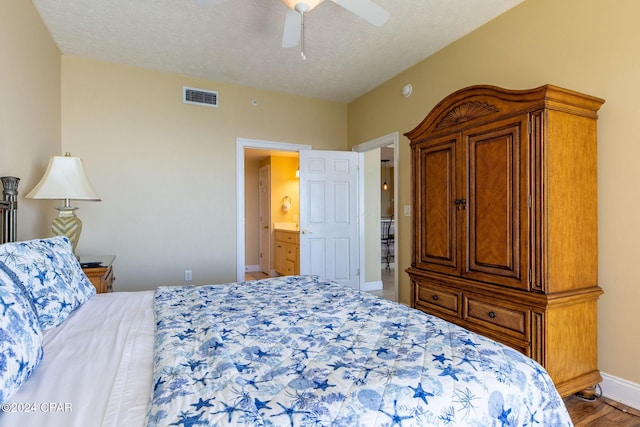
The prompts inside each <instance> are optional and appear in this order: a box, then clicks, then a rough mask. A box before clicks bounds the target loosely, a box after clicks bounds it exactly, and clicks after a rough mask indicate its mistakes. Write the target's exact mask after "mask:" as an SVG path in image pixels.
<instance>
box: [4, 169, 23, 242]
mask: <svg viewBox="0 0 640 427" xmlns="http://www.w3.org/2000/svg"><path fill="white" fill-rule="evenodd" d="M0 180H2V187H3V190H2V195H3V196H4V199H3V200H2V201H0V210H2V235H1V236H0V237H2V243H6V242H15V241H16V239H17V227H16V226H17V218H18V215H17V213H18V183H19V182H20V178H17V177H15V176H3V177H1V178H0Z"/></svg>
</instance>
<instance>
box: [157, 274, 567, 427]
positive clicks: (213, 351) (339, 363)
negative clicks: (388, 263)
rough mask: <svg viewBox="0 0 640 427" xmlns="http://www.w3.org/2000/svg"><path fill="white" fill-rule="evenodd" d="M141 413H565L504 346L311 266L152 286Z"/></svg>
mask: <svg viewBox="0 0 640 427" xmlns="http://www.w3.org/2000/svg"><path fill="white" fill-rule="evenodd" d="M155 312H156V338H155V354H154V364H155V366H154V376H153V396H152V402H151V406H150V409H149V413H148V425H149V426H169V425H171V426H222V425H251V426H254V425H255V426H329V425H331V426H349V427H352V426H405V427H408V426H426V425H429V426H431V425H434V426H478V427H480V426H482V427H486V426H545V427H549V426H571V420H570V418H569V415H568V414H567V412H566V409H565V406H564V404H563V402H562V400H561V399H560V397H559V396H558V394H557V392H556V390H555V388H554V386H553V383H552V381H551V379H550V378H549V376H548V375H547V373H546V372H545V371H544V370H543V369H542V368H541V367H540V366H539V365H538V364H537V363H535V362H533V361H532V360H530V359H528V358H526V357H524V356H523V355H521V354H520V353H518V352H517V351H515V350H512V349H510V348H508V347H506V346H503V345H501V344H497V343H495V342H493V341H491V340H489V339H486V338H484V337H481V336H479V335H476V334H474V333H471V332H469V331H467V330H465V329H462V328H460V327H458V326H455V325H453V324H450V323H448V322H445V321H443V320H441V319H439V318H437V317H433V316H429V315H426V314H424V313H421V312H419V311H417V310H412V309H410V308H407V307H405V306H403V305H400V304H396V303H392V302H389V301H386V300H383V299H380V298H377V297H375V296H373V295H370V294H367V293H362V292H358V291H354V290H352V289H350V288H345V287H343V286H341V285H337V284H334V283H331V282H326V281H322V280H320V279H318V278H317V277H304V276H300V277H284V278H277V279H268V280H262V281H255V282H243V283H232V284H226V285H211V286H201V287H196V286H186V287H161V288H159V289H157V291H156V296H155Z"/></svg>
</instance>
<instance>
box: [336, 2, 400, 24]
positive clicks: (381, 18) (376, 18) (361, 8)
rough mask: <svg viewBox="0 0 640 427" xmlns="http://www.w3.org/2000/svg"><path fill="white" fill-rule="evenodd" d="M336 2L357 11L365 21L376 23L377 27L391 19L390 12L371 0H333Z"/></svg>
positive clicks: (349, 9) (351, 10) (354, 11)
mask: <svg viewBox="0 0 640 427" xmlns="http://www.w3.org/2000/svg"><path fill="white" fill-rule="evenodd" d="M331 1H333V2H334V3H336V4H339V5H340V6H342V7H344V8H345V9H347V10H348V11H350V12H353V13H355V14H356V15H358V16H359V17H361V18H362V19H364V20H365V21H367V22H369V23H371V24H373V25H375V26H376V27H382V26H383V25H384V23H385V22H387V19H389V16H390V14H389V12H387V11H386V10H385V9H383V8H381V7H380V6H378V5H377V4H375V3H374V2H372V1H371V0H331Z"/></svg>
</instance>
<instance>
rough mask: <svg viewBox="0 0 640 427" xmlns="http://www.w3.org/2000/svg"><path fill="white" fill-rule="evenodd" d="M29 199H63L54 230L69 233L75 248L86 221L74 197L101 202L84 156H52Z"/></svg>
mask: <svg viewBox="0 0 640 427" xmlns="http://www.w3.org/2000/svg"><path fill="white" fill-rule="evenodd" d="M26 198H27V199H63V200H64V206H60V207H58V208H56V209H58V212H59V213H58V217H56V218H55V219H54V220H53V223H52V224H51V231H53V234H54V235H56V236H67V238H68V239H69V241H70V242H71V247H72V248H73V251H74V252H75V250H76V245H77V244H78V240H79V239H80V233H81V232H82V221H80V218H78V217H77V216H76V214H75V210H76V209H78V208H76V207H72V206H71V204H70V201H71V200H89V201H97V202H99V201H100V197H98V194H97V193H96V192H95V190H94V189H93V187H92V186H91V183H90V182H89V178H87V174H86V173H85V171H84V167H83V165H82V159H80V158H79V157H71V154H69V153H66V154H65V155H64V156H51V158H50V159H49V165H48V166H47V170H46V171H45V173H44V176H43V177H42V179H41V180H40V182H39V183H38V185H36V186H35V188H34V189H33V190H31V192H29V194H27V195H26Z"/></svg>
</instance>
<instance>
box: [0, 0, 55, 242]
mask: <svg viewBox="0 0 640 427" xmlns="http://www.w3.org/2000/svg"><path fill="white" fill-rule="evenodd" d="M0 58H2V59H1V62H0V94H1V96H0V176H17V177H18V178H20V184H19V186H18V193H19V194H18V205H19V207H20V215H19V217H18V239H20V240H25V239H31V238H34V237H41V236H43V235H45V234H46V233H49V224H50V221H49V220H47V218H48V215H49V214H51V215H53V216H55V212H56V211H55V209H54V207H55V206H56V205H57V203H55V202H50V201H40V200H25V199H24V196H25V195H26V194H27V193H28V192H29V191H30V190H31V189H32V188H33V187H34V186H35V185H36V183H37V182H38V181H39V180H40V177H41V176H42V174H43V173H44V170H45V169H46V167H47V162H48V160H49V156H51V155H59V154H60V52H59V50H58V48H57V47H56V46H55V44H54V43H53V40H52V39H51V36H49V33H48V32H47V29H46V28H45V26H44V25H43V23H42V21H41V20H40V16H39V15H38V13H37V12H36V10H35V9H34V7H33V5H32V4H31V2H30V1H2V2H0ZM1 187H2V186H1V185H0V189H1ZM0 197H1V196H0Z"/></svg>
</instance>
